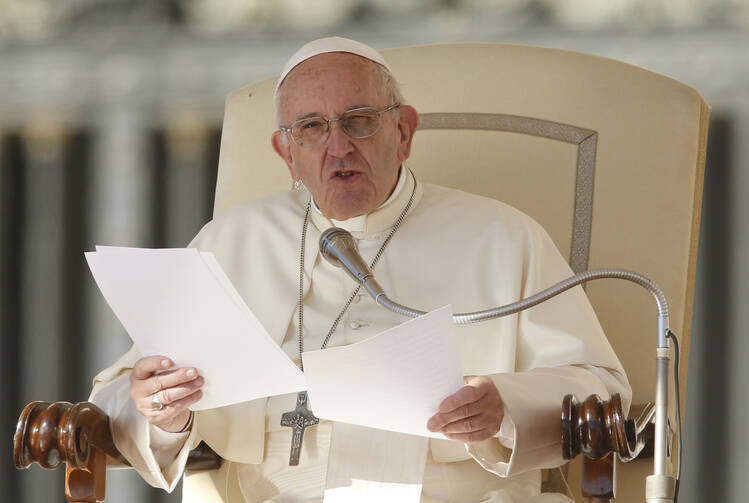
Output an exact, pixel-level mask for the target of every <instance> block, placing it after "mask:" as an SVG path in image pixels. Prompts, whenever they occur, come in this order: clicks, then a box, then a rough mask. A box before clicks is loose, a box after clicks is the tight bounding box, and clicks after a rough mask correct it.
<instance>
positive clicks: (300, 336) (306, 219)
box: [297, 170, 416, 372]
mask: <svg viewBox="0 0 749 503" xmlns="http://www.w3.org/2000/svg"><path fill="white" fill-rule="evenodd" d="M409 175H410V176H411V177H412V178H413V181H414V186H413V189H412V190H411V197H410V198H409V199H408V203H406V206H405V207H404V208H403V211H401V214H400V215H399V216H398V218H397V219H396V220H395V223H394V224H393V228H392V229H391V230H390V233H389V234H388V235H387V237H386V238H385V241H383V243H382V246H380V249H379V250H377V254H376V255H375V257H374V259H372V263H371V264H369V268H370V269H372V270H374V267H375V265H377V262H378V261H379V260H380V257H381V256H382V253H383V252H384V251H385V248H386V247H387V245H388V244H389V243H390V240H391V239H392V238H393V235H394V234H395V231H397V230H398V228H399V227H400V226H401V224H402V223H403V219H404V218H406V214H407V213H408V210H410V209H411V205H412V204H413V202H414V197H415V196H416V177H414V176H413V173H411V172H410V170H409ZM310 207H311V199H310V201H308V202H307V209H306V211H305V213H304V223H303V224H302V239H301V246H300V249H301V252H300V254H299V301H298V304H297V310H298V313H299V318H298V323H299V328H298V330H297V333H298V339H299V368H300V369H301V370H302V372H303V371H304V362H303V361H302V353H303V352H304V336H303V334H302V327H303V326H304V303H303V301H302V297H303V295H304V248H305V243H306V241H307V226H308V224H309V212H310ZM359 290H361V285H359V286H357V287H356V289H355V290H354V292H353V293H352V294H351V296H350V297H349V298H348V300H347V301H346V304H345V305H344V306H343V309H341V312H340V313H338V316H336V319H335V321H333V325H331V327H330V330H328V335H326V336H325V339H324V340H323V343H322V346H320V349H325V346H327V345H328V341H329V340H330V337H331V336H332V335H333V332H335V329H336V328H337V327H338V323H340V321H341V318H343V315H344V314H345V313H346V311H347V310H348V308H349V306H350V305H351V303H352V302H353V301H354V298H356V295H357V294H358V293H359Z"/></svg>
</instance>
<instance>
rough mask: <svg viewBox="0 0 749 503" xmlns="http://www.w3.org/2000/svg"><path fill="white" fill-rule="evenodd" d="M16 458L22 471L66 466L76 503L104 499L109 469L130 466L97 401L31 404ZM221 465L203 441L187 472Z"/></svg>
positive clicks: (19, 431) (19, 428)
mask: <svg viewBox="0 0 749 503" xmlns="http://www.w3.org/2000/svg"><path fill="white" fill-rule="evenodd" d="M13 460H14V463H15V465H16V468H18V469H23V468H28V467H29V466H30V465H31V464H33V463H39V465H40V466H42V467H43V468H46V469H54V468H57V467H58V466H60V464H61V463H65V465H66V474H65V496H66V497H67V499H68V501H70V502H71V503H78V502H80V503H84V502H85V503H89V502H90V503H94V502H96V501H104V496H105V485H106V481H105V476H106V467H107V465H108V464H109V465H116V466H130V463H129V462H128V461H127V460H126V459H125V457H124V456H122V454H120V452H119V451H118V450H117V447H115V445H114V441H113V439H112V433H111V430H110V428H109V417H107V415H106V414H105V413H104V412H103V411H102V410H101V409H100V408H99V407H97V406H96V405H94V404H93V403H91V402H79V403H76V404H72V403H70V402H31V403H30V404H28V405H27V406H26V407H25V408H24V409H23V412H21V415H20V417H19V418H18V423H17V424H16V433H15V435H14V436H13ZM221 461H222V460H221V458H220V457H219V455H218V454H216V453H215V452H214V451H213V450H212V449H211V448H210V447H209V446H208V445H207V444H205V443H204V442H201V443H200V445H199V446H198V447H197V448H196V449H193V450H192V451H190V455H189V456H188V459H187V466H186V469H187V470H210V469H217V468H219V467H220V466H221Z"/></svg>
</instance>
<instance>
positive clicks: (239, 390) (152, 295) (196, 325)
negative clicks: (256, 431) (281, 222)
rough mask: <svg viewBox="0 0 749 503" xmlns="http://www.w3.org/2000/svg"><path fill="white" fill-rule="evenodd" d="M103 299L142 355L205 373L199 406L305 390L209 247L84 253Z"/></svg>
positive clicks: (102, 249) (299, 376)
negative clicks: (200, 251)
mask: <svg viewBox="0 0 749 503" xmlns="http://www.w3.org/2000/svg"><path fill="white" fill-rule="evenodd" d="M85 255H86V260H87V261H88V264H89V267H90V269H91V272H92V273H93V275H94V279H95V280H96V283H97V284H98V285H99V289H100V290H101V292H102V294H103V295H104V298H105V299H106V300H107V302H108V303H109V305H110V307H111V308H112V310H113V311H114V313H115V315H117V317H118V318H119V320H120V322H121V323H122V325H123V326H124V327H125V330H127V332H128V334H129V335H130V338H131V339H132V340H133V342H134V343H135V345H136V346H137V347H138V350H139V351H140V353H141V354H142V355H144V356H150V355H164V356H167V357H169V358H171V359H172V360H173V361H174V362H175V364H176V365H177V366H178V367H185V366H193V367H196V368H198V371H199V373H200V375H202V376H203V378H204V379H205V384H204V386H203V398H201V399H200V401H198V402H197V403H195V404H194V405H192V406H191V407H190V408H191V409H194V410H201V409H210V408H215V407H222V406H224V405H230V404H233V403H239V402H244V401H248V400H253V399H255V398H261V397H265V396H273V395H280V394H284V393H293V392H297V391H301V390H304V389H305V387H306V385H305V379H304V375H303V374H302V373H301V372H300V371H299V369H298V368H297V367H296V365H295V364H294V362H292V361H291V359H290V358H289V357H288V356H287V355H286V354H285V353H284V352H283V350H282V349H281V348H280V347H279V346H278V344H276V342H275V341H274V340H273V339H272V338H271V337H270V335H269V334H268V333H267V332H266V331H265V329H264V328H263V326H262V325H261V324H260V322H259V321H258V320H257V318H256V317H255V316H254V314H253V313H252V311H251V310H250V309H249V307H247V305H246V304H245V302H244V301H243V300H242V298H241V296H240V295H239V293H238V292H237V291H236V289H235V288H234V286H233V285H232V284H231V282H230V281H229V279H228V278H227V277H226V274H225V273H224V272H223V270H222V269H221V267H220V265H219V264H218V262H217V261H216V259H215V257H214V256H213V254H212V253H206V252H204V253H199V252H198V251H197V250H196V249H194V248H173V249H142V248H141V249H138V248H119V247H103V246H102V247H98V246H97V251H96V252H90V253H86V254H85Z"/></svg>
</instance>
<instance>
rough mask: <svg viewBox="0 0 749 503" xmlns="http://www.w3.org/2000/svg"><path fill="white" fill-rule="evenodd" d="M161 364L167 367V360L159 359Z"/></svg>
mask: <svg viewBox="0 0 749 503" xmlns="http://www.w3.org/2000/svg"><path fill="white" fill-rule="evenodd" d="M161 366H162V367H168V366H169V360H161Z"/></svg>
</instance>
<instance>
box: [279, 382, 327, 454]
mask: <svg viewBox="0 0 749 503" xmlns="http://www.w3.org/2000/svg"><path fill="white" fill-rule="evenodd" d="M319 422H320V420H319V419H317V418H316V417H315V415H314V414H313V413H312V411H311V410H309V409H308V408H307V392H306V391H302V392H300V393H299V394H298V395H297V396H296V408H295V409H294V410H292V411H289V412H284V413H283V415H282V416H281V426H289V427H291V428H292V432H293V434H292V437H291V453H290V454H289V466H297V465H298V464H299V453H300V452H301V450H302V440H303V439H304V430H305V429H307V428H309V427H310V426H314V425H316V424H317V423H319Z"/></svg>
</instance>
